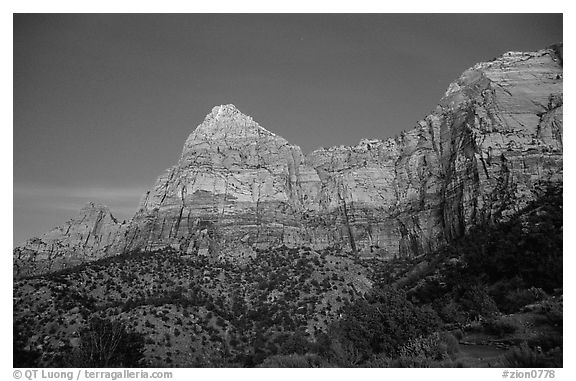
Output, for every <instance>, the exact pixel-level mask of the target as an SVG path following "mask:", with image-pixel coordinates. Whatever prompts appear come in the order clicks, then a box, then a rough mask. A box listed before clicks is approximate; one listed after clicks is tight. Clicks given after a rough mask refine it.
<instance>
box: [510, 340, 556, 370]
mask: <svg viewBox="0 0 576 381" xmlns="http://www.w3.org/2000/svg"><path fill="white" fill-rule="evenodd" d="M559 366H560V367H561V366H562V352H561V350H560V352H558V351H550V352H549V353H548V354H545V353H543V352H541V351H537V350H534V349H532V348H530V347H529V346H528V344H526V343H522V344H521V345H520V346H519V347H516V348H513V349H511V350H510V351H509V352H508V353H506V354H505V355H504V358H503V359H502V367H505V368H553V367H559Z"/></svg>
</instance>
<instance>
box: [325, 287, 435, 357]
mask: <svg viewBox="0 0 576 381" xmlns="http://www.w3.org/2000/svg"><path fill="white" fill-rule="evenodd" d="M439 325H440V319H439V318H438V315H437V314H436V312H435V311H434V310H432V309H431V308H429V307H418V306H415V305H413V304H412V303H411V302H410V301H408V300H407V299H406V294H405V293H404V292H403V291H400V290H396V289H394V288H392V287H381V288H376V289H373V290H372V292H371V293H370V294H368V295H366V297H365V299H359V300H357V301H355V302H354V303H352V304H351V305H349V306H348V307H346V308H345V314H344V317H343V318H342V319H340V320H339V321H337V322H336V323H334V324H332V326H331V327H330V329H329V330H330V332H331V333H329V334H331V336H332V337H333V338H335V340H336V341H339V342H340V343H341V344H343V345H348V344H351V345H352V346H353V347H354V349H355V350H356V351H358V352H359V354H360V355H361V356H362V357H363V358H364V359H367V358H368V357H369V356H370V355H372V354H374V353H385V354H388V355H396V354H397V353H398V350H399V348H400V346H401V345H403V344H404V343H406V342H407V341H408V340H410V339H411V338H416V337H418V336H426V335H428V334H430V333H432V332H434V331H435V330H436V329H437V328H438V327H439Z"/></svg>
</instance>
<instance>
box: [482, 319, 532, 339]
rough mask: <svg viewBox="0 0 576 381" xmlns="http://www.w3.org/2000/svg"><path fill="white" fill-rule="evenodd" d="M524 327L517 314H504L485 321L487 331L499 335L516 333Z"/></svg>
mask: <svg viewBox="0 0 576 381" xmlns="http://www.w3.org/2000/svg"><path fill="white" fill-rule="evenodd" d="M522 328H523V326H522V323H521V322H520V321H519V320H518V318H516V317H515V316H503V317H501V318H495V319H490V320H488V321H486V322H485V323H484V330H485V331H486V333H489V334H491V335H497V336H499V337H502V336H506V335H508V334H512V333H515V332H517V331H520V330H521V329H522Z"/></svg>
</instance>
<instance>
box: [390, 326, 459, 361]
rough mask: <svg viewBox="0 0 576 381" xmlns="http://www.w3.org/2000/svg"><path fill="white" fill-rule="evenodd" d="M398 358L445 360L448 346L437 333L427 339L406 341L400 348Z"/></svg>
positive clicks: (420, 338) (419, 338)
mask: <svg viewBox="0 0 576 381" xmlns="http://www.w3.org/2000/svg"><path fill="white" fill-rule="evenodd" d="M400 357H412V358H425V359H429V360H445V359H447V358H448V346H447V345H446V343H444V342H443V341H442V339H441V338H440V334H439V333H438V332H435V333H433V334H432V335H430V336H427V337H418V338H415V339H411V340H410V341H408V342H407V343H406V344H404V346H403V347H402V348H400Z"/></svg>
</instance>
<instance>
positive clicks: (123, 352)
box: [72, 318, 144, 368]
mask: <svg viewBox="0 0 576 381" xmlns="http://www.w3.org/2000/svg"><path fill="white" fill-rule="evenodd" d="M143 356H144V337H143V336H142V335H140V334H137V333H129V332H127V331H126V329H125V327H124V325H123V324H122V323H120V322H118V321H114V322H113V321H110V320H106V319H101V318H92V319H91V320H90V322H89V324H88V327H86V328H85V329H83V330H82V331H81V332H80V347H79V349H78V352H77V353H76V356H74V358H73V360H72V362H73V365H74V366H75V367H85V368H113V367H122V368H130V367H138V366H140V365H141V364H140V361H141V360H142V358H143Z"/></svg>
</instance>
